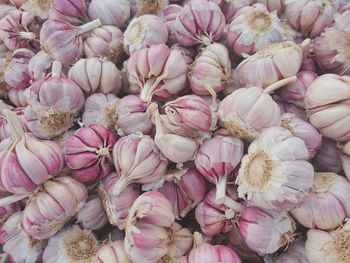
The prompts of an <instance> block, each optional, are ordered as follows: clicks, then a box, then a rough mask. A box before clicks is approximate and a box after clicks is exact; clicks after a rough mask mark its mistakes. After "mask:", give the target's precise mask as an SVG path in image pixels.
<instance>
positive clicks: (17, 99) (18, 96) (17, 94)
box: [8, 89, 28, 107]
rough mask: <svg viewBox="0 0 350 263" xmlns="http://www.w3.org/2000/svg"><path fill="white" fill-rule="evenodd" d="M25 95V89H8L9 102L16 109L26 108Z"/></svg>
mask: <svg viewBox="0 0 350 263" xmlns="http://www.w3.org/2000/svg"><path fill="white" fill-rule="evenodd" d="M25 93H26V90H25V89H19V90H18V89H10V91H9V93H8V97H9V101H10V102H11V103H12V104H13V105H15V106H16V107H26V106H28V103H27V99H26V96H25Z"/></svg>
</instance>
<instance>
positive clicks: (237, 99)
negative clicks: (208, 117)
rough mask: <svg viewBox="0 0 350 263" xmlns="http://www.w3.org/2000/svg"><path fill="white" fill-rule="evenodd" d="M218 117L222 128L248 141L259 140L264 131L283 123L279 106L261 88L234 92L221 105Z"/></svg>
mask: <svg viewBox="0 0 350 263" xmlns="http://www.w3.org/2000/svg"><path fill="white" fill-rule="evenodd" d="M218 116H219V124H220V125H221V126H222V127H224V128H226V129H228V130H229V131H230V132H231V134H232V135H233V136H236V137H239V138H242V139H244V140H247V141H252V140H253V139H255V138H257V137H258V136H259V134H260V133H261V132H262V130H263V129H266V128H269V127H274V126H278V125H279V124H280V122H281V112H280V109H279V107H278V104H277V103H276V102H275V101H274V100H273V99H272V97H271V96H270V95H268V94H266V93H264V91H263V89H262V88H260V87H251V88H248V89H247V88H242V89H238V90H236V91H234V92H232V93H231V94H230V95H228V96H227V97H225V98H224V99H223V100H222V102H221V103H220V105H219V110H218Z"/></svg>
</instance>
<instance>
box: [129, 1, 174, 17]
mask: <svg viewBox="0 0 350 263" xmlns="http://www.w3.org/2000/svg"><path fill="white" fill-rule="evenodd" d="M168 5H169V0H152V1H148V0H130V10H131V16H135V15H136V16H141V15H145V14H152V15H160V14H161V13H162V11H163V9H165V8H166V7H167V6H168Z"/></svg>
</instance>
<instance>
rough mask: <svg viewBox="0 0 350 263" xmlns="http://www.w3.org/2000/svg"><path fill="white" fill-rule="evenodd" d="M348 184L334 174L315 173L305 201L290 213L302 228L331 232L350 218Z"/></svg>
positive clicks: (341, 177)
mask: <svg viewBox="0 0 350 263" xmlns="http://www.w3.org/2000/svg"><path fill="white" fill-rule="evenodd" d="M349 198H350V183H349V182H348V181H347V180H346V179H345V178H344V177H343V176H340V175H337V174H335V173H330V172H325V173H315V176H314V182H313V186H312V188H311V191H310V193H309V195H308V196H307V197H306V198H305V201H304V202H303V203H301V204H300V205H299V206H298V207H297V208H295V209H294V210H292V211H291V214H292V216H293V217H294V218H295V219H296V220H297V221H298V222H299V223H301V224H302V225H303V226H306V227H308V228H318V229H322V230H332V229H335V228H337V227H338V226H339V225H340V224H341V223H342V222H343V221H344V220H345V218H348V217H349V216H350V205H349V204H348V202H347V200H349Z"/></svg>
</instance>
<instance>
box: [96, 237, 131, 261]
mask: <svg viewBox="0 0 350 263" xmlns="http://www.w3.org/2000/svg"><path fill="white" fill-rule="evenodd" d="M92 263H132V262H131V261H130V259H129V257H128V255H127V254H126V252H125V248H124V242H123V241H114V242H112V243H110V244H106V245H104V246H103V247H101V248H99V249H98V251H97V253H96V255H95V257H94V259H93V260H92Z"/></svg>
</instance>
